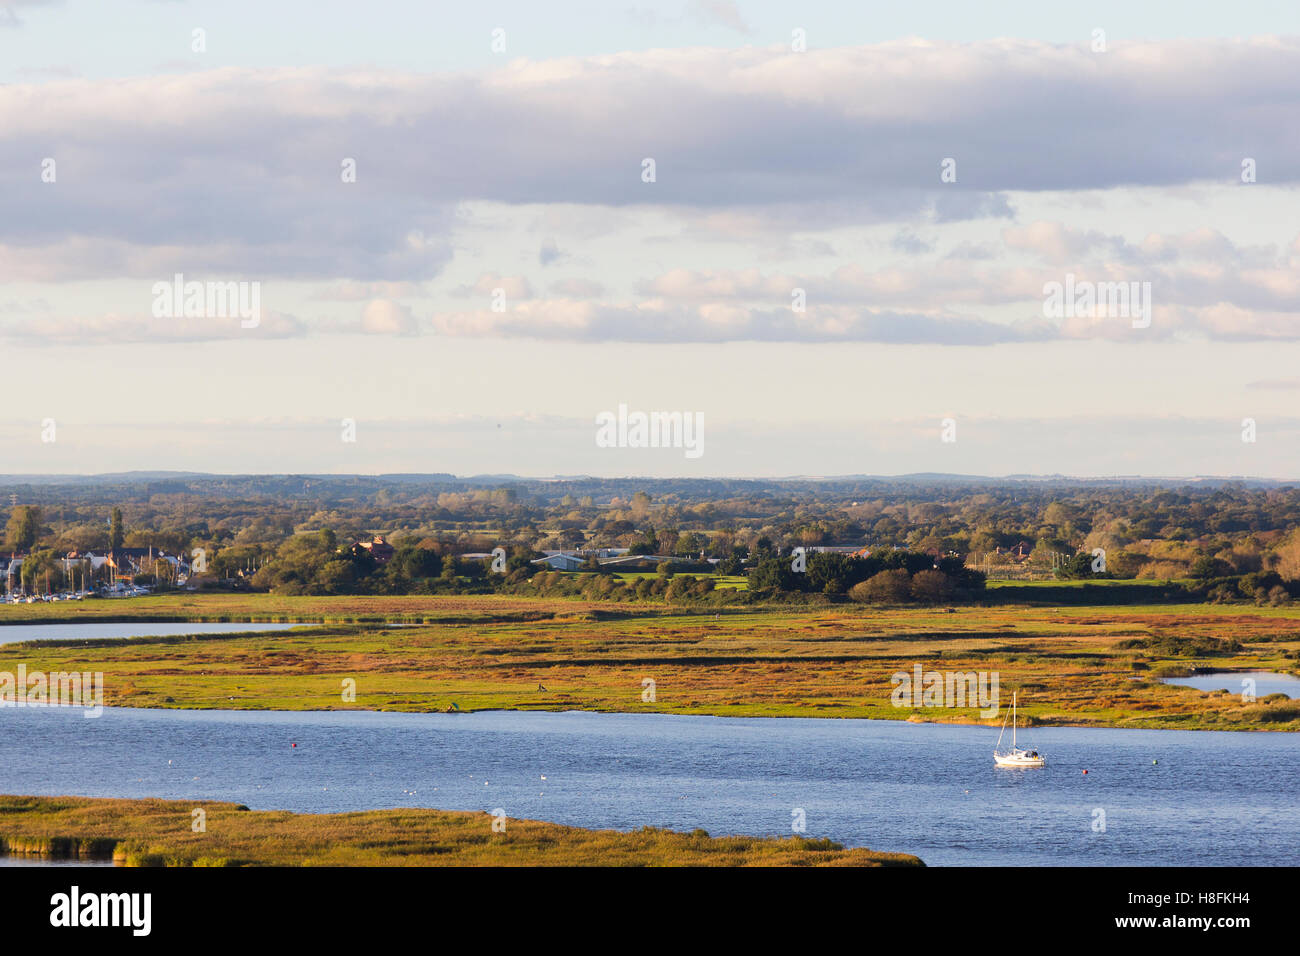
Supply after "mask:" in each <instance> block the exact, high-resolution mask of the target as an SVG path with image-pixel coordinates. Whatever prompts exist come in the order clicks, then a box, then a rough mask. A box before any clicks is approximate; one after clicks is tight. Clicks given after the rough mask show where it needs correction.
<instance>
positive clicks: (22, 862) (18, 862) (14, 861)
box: [0, 856, 113, 866]
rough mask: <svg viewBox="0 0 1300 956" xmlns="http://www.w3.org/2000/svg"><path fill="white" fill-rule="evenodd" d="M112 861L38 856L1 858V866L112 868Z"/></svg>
mask: <svg viewBox="0 0 1300 956" xmlns="http://www.w3.org/2000/svg"><path fill="white" fill-rule="evenodd" d="M112 865H113V861H112V860H59V859H49V858H46V857H38V856H0V866H112Z"/></svg>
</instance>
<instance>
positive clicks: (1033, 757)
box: [993, 691, 1047, 767]
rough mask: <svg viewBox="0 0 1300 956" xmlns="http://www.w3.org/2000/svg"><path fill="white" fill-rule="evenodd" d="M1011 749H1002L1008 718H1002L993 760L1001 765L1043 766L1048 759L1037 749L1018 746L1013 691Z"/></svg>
mask: <svg viewBox="0 0 1300 956" xmlns="http://www.w3.org/2000/svg"><path fill="white" fill-rule="evenodd" d="M1008 716H1009V717H1010V718H1011V749H1010V750H1003V749H1002V735H1003V734H1005V733H1006V732H1007V718H1006V717H1004V718H1002V733H1001V734H998V742H997V746H995V747H994V748H993V762H994V763H995V764H997V765H998V766H999V767H1042V766H1046V764H1047V761H1046V760H1044V759H1043V757H1042V755H1041V754H1039V752H1038V751H1037V750H1026V749H1024V748H1023V747H1017V746H1016V694H1015V692H1014V691H1013V692H1012V693H1011V713H1010V714H1009V715H1008Z"/></svg>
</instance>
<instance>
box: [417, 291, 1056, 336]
mask: <svg viewBox="0 0 1300 956" xmlns="http://www.w3.org/2000/svg"><path fill="white" fill-rule="evenodd" d="M431 327H432V328H433V329H434V331H436V332H438V333H439V334H441V335H449V336H462V337H509V338H532V339H541V340H548V341H568V342H605V341H622V342H701V343H702V342H735V341H757V342H881V343H890V344H924V345H996V344H999V343H1004V342H1030V341H1044V340H1050V339H1053V338H1056V332H1055V330H1054V329H1053V328H1052V327H1051V326H1050V325H1049V324H1047V323H1045V322H1041V321H1026V322H1019V323H1012V324H1003V323H997V322H989V321H984V320H981V319H973V318H969V317H963V316H957V315H927V314H922V313H905V312H894V311H888V310H873V309H864V308H852V307H843V306H839V307H836V306H823V307H818V308H809V309H808V310H807V311H806V312H802V313H796V312H794V311H793V309H791V308H790V307H789V306H786V307H785V308H769V309H760V308H750V307H745V306H739V305H727V304H719V303H705V304H700V305H696V306H682V305H674V304H671V303H668V302H665V301H663V300H647V301H643V302H639V303H637V304H635V305H619V304H609V303H595V302H580V301H573V300H567V299H539V300H534V301H531V302H525V303H521V304H520V305H518V306H516V307H514V308H512V309H507V310H506V311H505V312H493V311H491V310H488V309H478V310H475V311H471V312H439V313H435V314H434V315H433V317H432V319H431Z"/></svg>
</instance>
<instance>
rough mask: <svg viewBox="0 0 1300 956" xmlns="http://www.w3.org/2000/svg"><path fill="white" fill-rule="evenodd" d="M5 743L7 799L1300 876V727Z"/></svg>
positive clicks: (196, 720)
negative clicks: (1294, 731) (1017, 765)
mask: <svg viewBox="0 0 1300 956" xmlns="http://www.w3.org/2000/svg"><path fill="white" fill-rule="evenodd" d="M0 730H3V731H4V732H3V733H0V792H3V793H22V794H79V795H86V796H109V797H143V796H157V797H166V798H174V799H184V800H194V801H196V802H198V801H202V800H229V801H236V802H240V803H246V804H248V805H249V806H250V807H252V808H254V809H286V810H296V811H311V812H322V811H342V810H364V809H376V808H384V807H403V806H422V807H437V808H443V809H453V810H488V811H491V810H494V809H496V808H501V809H503V810H505V812H506V813H507V814H508V815H509V816H513V817H529V818H534V819H541V820H552V821H555V822H558V823H567V824H573V825H578V826H585V827H607V828H617V829H623V830H627V829H635V828H637V827H640V826H643V825H654V826H660V827H671V828H673V829H679V830H690V829H693V828H695V827H703V828H705V829H706V830H708V831H709V832H710V833H712V834H714V835H719V834H724V833H748V834H789V833H790V832H791V814H792V811H793V810H794V809H795V808H802V809H803V810H804V811H805V814H806V817H807V830H806V832H807V835H809V836H829V837H832V838H834V839H836V840H838V841H841V842H843V843H845V844H848V845H853V846H870V847H873V848H877V849H882V850H902V851H906V852H911V853H916V854H918V855H919V856H920V857H921V858H922V859H924V860H925V861H926V862H927V863H930V864H932V865H934V864H1011V865H1040V866H1041V865H1058V864H1102V865H1119V864H1135V863H1137V864H1153V865H1173V864H1188V865H1210V864H1241V865H1256V866H1258V865H1278V864H1292V865H1294V864H1297V863H1300V806H1298V805H1297V804H1298V803H1300V802H1298V801H1297V800H1296V793H1297V791H1298V790H1300V739H1298V738H1297V737H1296V736H1295V735H1289V734H1282V733H1254V734H1252V733H1196V732H1186V731H1131V730H1092V729H1076V728H1055V729H1035V730H1033V731H1031V732H1029V733H1028V734H1027V735H1026V739H1027V741H1028V742H1029V743H1030V744H1032V745H1033V746H1036V747H1038V748H1039V749H1040V750H1042V751H1043V752H1044V753H1045V754H1046V755H1047V758H1048V760H1049V766H1048V767H1046V768H1045V769H1042V770H1032V771H1024V770H1019V771H1017V770H1005V769H1003V770H998V769H995V768H994V767H993V759H992V749H993V744H994V740H995V738H996V736H997V735H996V734H995V733H992V732H990V730H988V729H987V728H979V727H954V726H942V725H929V724H907V723H903V722H896V721H869V720H829V719H753V718H751V719H744V718H718V717H677V716H666V715H641V714H638V715H628V714H587V713H577V712H573V713H563V714H553V713H509V712H492V713H480V714H466V715H460V716H456V715H450V714H380V713H366V712H313V713H300V714H295V713H285V712H274V711H272V712H266V711H263V712H242V713H238V712H221V711H177V710H172V711H164V710H131V709H125V708H120V709H119V708H110V709H108V710H106V711H105V712H104V714H103V716H102V717H100V718H99V719H96V720H87V719H85V718H84V717H83V716H82V712H81V711H80V710H78V709H74V708H55V707H39V708H13V707H10V708H4V709H2V710H0ZM1023 742H1025V741H1022V743H1023ZM294 743H296V744H297V747H293V746H292V744H294ZM1153 760H1158V761H1159V763H1158V764H1153V763H1152V761H1153ZM1084 768H1086V769H1088V771H1089V772H1088V774H1087V775H1084V774H1082V773H1081V770H1082V769H1084ZM543 776H545V777H546V779H545V780H543V779H541V778H542V777H543ZM1097 808H1100V809H1104V810H1105V813H1106V830H1105V832H1094V830H1093V824H1094V819H1097V818H1095V817H1094V812H1093V811H1094V809H1097Z"/></svg>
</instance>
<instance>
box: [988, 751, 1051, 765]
mask: <svg viewBox="0 0 1300 956" xmlns="http://www.w3.org/2000/svg"><path fill="white" fill-rule="evenodd" d="M993 762H994V763H995V764H997V765H998V766H999V767H1044V766H1046V765H1047V761H1046V760H1044V759H1043V758H1042V757H1031V756H1029V755H1028V754H1018V753H1016V754H998V753H995V754H994V755H993Z"/></svg>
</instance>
